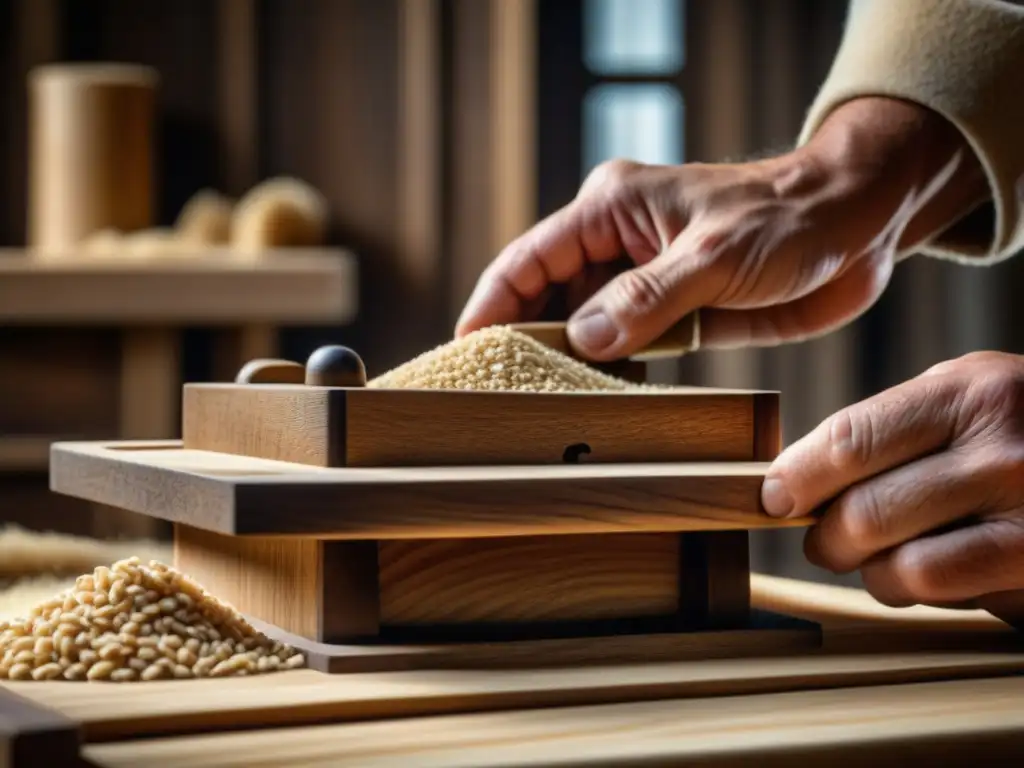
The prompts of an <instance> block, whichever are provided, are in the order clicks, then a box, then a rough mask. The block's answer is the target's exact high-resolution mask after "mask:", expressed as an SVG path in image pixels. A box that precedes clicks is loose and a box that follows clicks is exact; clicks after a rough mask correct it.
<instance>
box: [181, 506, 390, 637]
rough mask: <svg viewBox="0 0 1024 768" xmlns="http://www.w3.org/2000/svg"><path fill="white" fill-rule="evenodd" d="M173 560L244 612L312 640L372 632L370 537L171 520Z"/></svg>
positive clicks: (373, 577) (374, 553) (374, 588)
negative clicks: (242, 532) (290, 535)
mask: <svg viewBox="0 0 1024 768" xmlns="http://www.w3.org/2000/svg"><path fill="white" fill-rule="evenodd" d="M174 564H175V567H177V568H178V569H179V570H181V571H183V572H184V573H187V574H189V575H190V576H191V577H192V578H194V579H195V580H196V581H197V582H198V583H200V584H202V585H203V587H204V588H205V589H207V590H209V591H210V592H212V593H213V594H215V595H217V596H218V597H219V598H221V599H222V600H225V601H227V602H228V603H230V604H232V605H234V606H235V607H236V608H237V609H239V610H240V611H242V612H243V613H245V614H247V615H250V616H253V617H255V618H258V619H262V620H263V621H266V622H269V623H271V624H274V625H276V626H279V627H281V628H282V629H284V630H286V631H288V632H293V633H295V634H297V635H300V636H302V637H305V638H308V639H310V640H316V641H320V642H336V641H340V640H343V639H351V638H355V637H361V636H373V635H376V634H377V626H378V605H377V548H376V544H375V543H374V542H348V541H329V542H323V541H315V540H313V539H279V538H261V537H256V538H241V537H237V536H221V535H218V534H215V533H210V532H209V531H201V530H199V529H196V528H191V527H189V526H187V525H176V526H174Z"/></svg>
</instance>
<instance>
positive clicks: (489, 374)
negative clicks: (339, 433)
mask: <svg viewBox="0 0 1024 768" xmlns="http://www.w3.org/2000/svg"><path fill="white" fill-rule="evenodd" d="M367 386H369V387H378V388H381V389H471V390H493V391H513V392H588V391H604V392H607V391H622V390H635V389H639V388H641V387H639V386H638V385H637V384H634V383H632V382H629V381H625V380H624V379H619V378H616V377H614V376H609V375H607V374H605V373H602V372H600V371H597V370H595V369H593V368H591V367H590V366H588V365H585V364H584V363H581V362H580V361H578V360H574V359H573V358H571V357H569V356H567V355H564V354H562V353H561V352H558V351H557V350H554V349H552V348H550V347H548V346H546V345H544V344H542V343H541V342H539V341H537V340H536V339H534V338H532V337H530V336H527V335H526V334H524V333H520V332H519V331H516V330H513V329H512V328H509V327H508V326H492V327H489V328H484V329H482V330H479V331H474V332H473V333H470V334H467V335H466V336H464V337H462V338H461V339H456V340H455V341H450V342H448V343H447V344H443V345H442V346H440V347H437V348H435V349H432V350H430V351H429V352H424V353H423V354H422V355H419V356H418V357H415V358H413V359H412V360H410V361H409V362H407V363H405V364H404V365H400V366H399V367H397V368H395V369H394V370H392V371H389V372H388V373H385V374H383V375H382V376H378V377H377V378H376V379H372V380H371V381H369V382H368V383H367Z"/></svg>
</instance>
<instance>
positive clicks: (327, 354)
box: [306, 345, 366, 387]
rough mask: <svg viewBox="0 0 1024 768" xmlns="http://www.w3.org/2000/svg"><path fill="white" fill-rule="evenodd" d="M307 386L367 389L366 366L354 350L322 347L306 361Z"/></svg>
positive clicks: (337, 346) (334, 346) (336, 346)
mask: <svg viewBox="0 0 1024 768" xmlns="http://www.w3.org/2000/svg"><path fill="white" fill-rule="evenodd" d="M306 384H308V385H309V386H312V387H365V386H366V366H365V365H363V359H362V358H361V357H359V355H357V354H356V353H355V352H354V351H353V350H351V349H349V348H348V347H342V346H340V345H331V346H327V347H320V348H319V349H318V350H316V351H315V352H314V353H313V354H311V355H310V356H309V360H307V361H306Z"/></svg>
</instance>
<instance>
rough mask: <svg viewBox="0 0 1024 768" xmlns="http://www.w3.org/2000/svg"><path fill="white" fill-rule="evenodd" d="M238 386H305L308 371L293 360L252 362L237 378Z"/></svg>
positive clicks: (243, 368)
mask: <svg viewBox="0 0 1024 768" xmlns="http://www.w3.org/2000/svg"><path fill="white" fill-rule="evenodd" d="M235 383H236V384H305V383H306V369H305V368H303V367H302V366H301V365H300V364H299V363H296V362H292V361H291V360H276V359H258V360H250V361H249V362H248V363H246V364H245V365H244V366H242V370H240V371H239V372H238V375H237V376H235Z"/></svg>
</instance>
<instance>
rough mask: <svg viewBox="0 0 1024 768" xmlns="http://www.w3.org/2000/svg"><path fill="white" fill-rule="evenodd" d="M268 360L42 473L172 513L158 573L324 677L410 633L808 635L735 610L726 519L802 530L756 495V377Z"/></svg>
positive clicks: (678, 645)
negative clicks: (185, 583) (148, 426)
mask: <svg viewBox="0 0 1024 768" xmlns="http://www.w3.org/2000/svg"><path fill="white" fill-rule="evenodd" d="M268 365H269V366H270V367H268V368H265V369H264V370H267V371H269V370H271V368H273V367H274V366H275V365H276V366H280V367H279V368H277V369H275V370H277V373H275V374H273V375H261V376H255V377H250V376H248V375H245V376H242V375H240V377H239V378H240V380H241V383H236V384H223V385H216V384H202V385H200V384H189V385H186V386H185V393H184V400H183V402H184V406H183V417H182V419H183V420H182V427H183V429H182V434H183V440H182V441H167V442H156V443H131V442H121V443H67V444H58V445H56V446H54V449H53V456H52V475H51V477H52V487H53V488H54V490H56V491H58V492H61V493H66V494H70V495H74V496H78V497H82V498H86V499H89V500H92V501H99V502H102V503H106V504H111V505H115V506H118V507H122V508H125V509H129V510H131V511H134V512H138V513H142V514H146V515H153V516H156V517H159V518H161V519H165V520H169V521H171V522H172V523H173V524H174V527H175V547H176V549H175V561H176V565H177V566H178V567H179V568H180V569H182V570H184V571H185V572H187V573H189V574H190V575H191V576H193V577H194V578H196V579H197V580H198V581H199V582H200V583H202V584H203V585H204V586H205V587H206V588H207V589H209V590H211V591H212V592H213V593H214V594H217V595H219V596H220V597H222V598H223V599H226V600H228V601H229V602H231V603H233V604H234V605H236V607H238V608H239V609H240V610H242V611H243V612H245V613H246V614H247V615H248V616H250V617H251V618H253V619H254V620H256V621H258V622H262V624H261V626H262V627H264V628H265V630H266V631H268V632H269V633H271V634H274V633H276V634H277V635H279V636H280V637H282V638H284V639H287V640H288V641H289V642H292V643H294V644H296V645H299V646H300V647H302V648H303V649H304V650H305V651H306V652H307V654H308V655H309V656H310V657H311V659H312V661H313V662H314V665H316V664H317V663H318V661H317V660H318V659H319V660H320V666H321V667H322V668H324V669H339V668H342V667H343V668H345V669H348V668H351V667H352V659H353V658H356V659H361V660H363V661H365V662H366V663H372V664H373V665H380V664H381V663H382V662H381V659H382V658H391V659H392V660H394V659H396V658H399V657H400V658H402V659H405V658H406V655H407V654H408V653H410V650H409V649H410V648H417V649H419V650H418V651H417V653H419V651H422V648H421V644H422V643H428V644H431V643H433V644H437V643H442V644H447V646H449V647H450V646H451V644H453V643H454V644H459V645H460V647H465V648H476V651H474V652H477V651H479V648H480V647H481V645H480V644H481V643H483V644H485V645H486V644H491V645H493V643H498V644H499V645H501V644H507V643H511V642H527V643H530V642H541V643H551V642H556V643H558V642H562V643H565V642H568V643H570V644H571V647H572V651H571V653H573V654H576V655H577V656H578V655H579V654H581V653H582V654H583V655H587V654H588V653H599V654H600V655H602V657H605V658H606V657H607V654H609V653H611V654H612V655H618V656H619V657H621V658H636V657H640V658H646V657H647V656H649V655H650V654H656V655H657V654H665V653H667V654H669V655H673V654H684V655H685V654H687V653H692V652H700V653H722V652H727V651H730V650H731V651H733V652H735V651H737V649H740V648H742V647H746V648H748V649H750V650H752V649H755V648H756V649H757V650H758V652H765V651H766V650H767V649H770V647H772V644H773V643H774V644H775V645H777V646H778V645H781V646H784V647H792V646H793V644H794V643H796V644H801V643H802V644H811V645H813V644H814V643H815V642H817V633H816V629H815V628H814V627H813V626H809V625H807V624H801V623H797V624H792V623H788V624H787V623H785V622H783V623H782V624H779V622H778V621H776V622H775V624H774V628H773V629H771V630H770V631H769V630H764V631H761V630H763V628H764V626H765V625H764V622H763V618H764V617H761V616H755V615H754V613H752V611H751V609H750V571H749V553H748V531H749V530H751V529H756V528H772V527H784V526H799V525H805V524H806V523H805V521H787V520H776V519H774V518H771V517H769V516H768V515H767V514H765V513H764V511H763V510H762V508H761V505H760V486H761V482H762V480H763V475H764V471H765V469H766V467H767V461H769V460H770V459H771V458H773V457H774V456H775V455H776V454H777V452H778V450H779V419H778V406H779V399H778V393H773V392H754V391H736V390H712V389H704V388H670V389H651V390H645V389H638V390H635V391H634V390H626V391H621V392H602V393H567V394H539V393H518V392H480V391H476V392H464V391H416V390H385V389H374V388H367V387H365V386H359V384H360V383H364V382H365V374H362V375H363V378H362V381H355V382H351V384H352V385H351V386H335V385H333V384H331V382H326V383H325V382H324V381H323V380H320V381H315V380H314V381H310V378H311V377H310V376H309V375H307V376H306V378H305V381H309V383H297V382H298V381H299V380H301V379H300V373H301V372H297V371H296V370H295V366H297V364H293V363H286V362H278V363H268ZM298 367H299V368H301V366H298ZM310 370H312V368H311V367H308V368H307V370H306V371H305V373H306V374H308V373H309V371H310ZM250 373H251V371H250ZM357 378H358V377H357ZM275 379H276V380H275ZM594 638H602V639H603V644H596V645H588V644H587V643H588V642H589V641H590V640H593V639H594ZM610 638H614V642H611V640H610ZM581 643H583V646H581V645H580V644H581ZM744 643H747V645H744ZM466 644H468V645H466ZM546 647H547V646H546ZM596 648H600V650H599V651H596V650H594V649H596ZM399 649H402V650H401V653H399ZM588 649H589V650H588ZM723 649H725V650H723ZM549 650H550V648H549ZM466 652H467V653H470V651H469V650H467V651H466ZM396 654H397V656H396ZM434 655H435V656H436V654H434ZM413 657H415V658H421V659H423V660H425V659H427V658H431V654H430V653H425V652H424V655H423V656H421V657H420V656H417V654H416V653H414V654H413ZM574 658H576V656H574ZM371 660H372V661H371ZM342 661H344V663H342ZM395 663H397V662H395ZM402 663H406V662H404V661H403V662H402ZM422 663H426V661H423V662H422ZM355 666H356V667H357V668H358V667H359V664H358V663H356V665H355Z"/></svg>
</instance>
